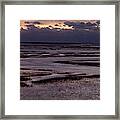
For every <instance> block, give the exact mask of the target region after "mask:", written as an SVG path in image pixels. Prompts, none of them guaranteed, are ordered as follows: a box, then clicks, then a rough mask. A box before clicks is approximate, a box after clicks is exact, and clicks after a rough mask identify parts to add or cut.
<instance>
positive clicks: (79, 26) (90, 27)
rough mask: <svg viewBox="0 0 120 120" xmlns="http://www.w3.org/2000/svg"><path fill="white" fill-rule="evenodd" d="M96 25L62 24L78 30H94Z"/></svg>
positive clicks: (69, 22) (82, 23) (88, 23)
mask: <svg viewBox="0 0 120 120" xmlns="http://www.w3.org/2000/svg"><path fill="white" fill-rule="evenodd" d="M98 23H99V22H98ZM98 23H91V22H87V23H84V22H71V21H66V22H64V24H65V25H68V26H69V27H73V28H74V29H80V30H81V29H82V30H84V29H89V30H96V29H97V24H98Z"/></svg>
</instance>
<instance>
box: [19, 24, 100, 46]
mask: <svg viewBox="0 0 120 120" xmlns="http://www.w3.org/2000/svg"><path fill="white" fill-rule="evenodd" d="M66 24H71V25H72V26H73V23H66ZM81 24H84V23H81ZM77 25H78V26H79V24H77ZM88 26H89V25H88ZM27 27H28V29H27V30H24V29H21V31H20V41H21V42H45V43H87V44H97V45H99V43H100V32H99V31H89V32H88V31H79V30H77V29H74V30H72V29H68V30H66V29H58V28H52V29H50V28H49V27H46V28H37V27H35V26H34V25H27ZM74 27H76V23H74Z"/></svg>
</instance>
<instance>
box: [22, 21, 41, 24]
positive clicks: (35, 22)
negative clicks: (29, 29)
mask: <svg viewBox="0 0 120 120" xmlns="http://www.w3.org/2000/svg"><path fill="white" fill-rule="evenodd" d="M24 23H26V24H41V23H40V22H39V21H25V22H24Z"/></svg>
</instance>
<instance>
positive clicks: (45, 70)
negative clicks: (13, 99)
mask: <svg viewBox="0 0 120 120" xmlns="http://www.w3.org/2000/svg"><path fill="white" fill-rule="evenodd" d="M20 52H21V54H20V56H21V57H20V99H21V100H99V99H100V49H99V46H92V45H81V44H32V43H31V44H28V43H27V44H26V43H25V44H22V45H21V51H20Z"/></svg>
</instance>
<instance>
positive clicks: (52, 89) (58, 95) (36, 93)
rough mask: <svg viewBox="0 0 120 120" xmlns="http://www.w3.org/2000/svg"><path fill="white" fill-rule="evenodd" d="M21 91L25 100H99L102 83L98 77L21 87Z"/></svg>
mask: <svg viewBox="0 0 120 120" xmlns="http://www.w3.org/2000/svg"><path fill="white" fill-rule="evenodd" d="M20 93H21V99H24V100H41V99H42V100H99V99H100V83H99V80H98V78H96V79H95V78H94V79H89V80H88V79H81V80H66V81H57V82H52V83H49V82H48V83H41V84H39V85H38V84H37V85H33V87H21V89H20Z"/></svg>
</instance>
